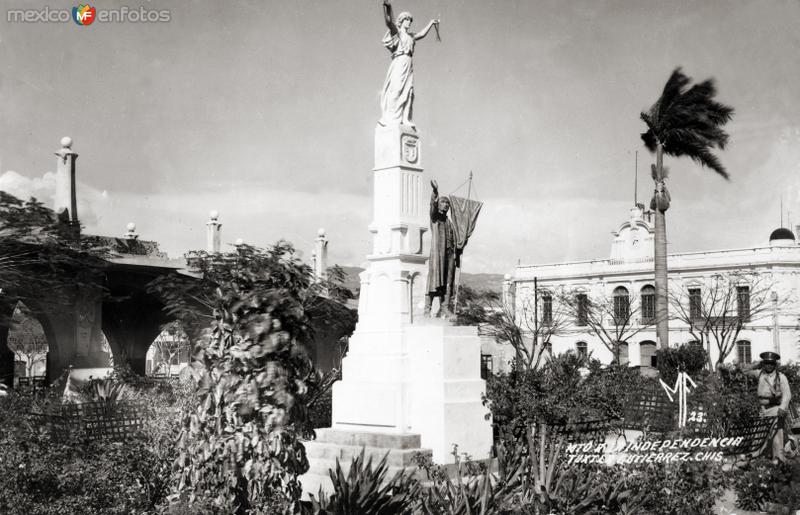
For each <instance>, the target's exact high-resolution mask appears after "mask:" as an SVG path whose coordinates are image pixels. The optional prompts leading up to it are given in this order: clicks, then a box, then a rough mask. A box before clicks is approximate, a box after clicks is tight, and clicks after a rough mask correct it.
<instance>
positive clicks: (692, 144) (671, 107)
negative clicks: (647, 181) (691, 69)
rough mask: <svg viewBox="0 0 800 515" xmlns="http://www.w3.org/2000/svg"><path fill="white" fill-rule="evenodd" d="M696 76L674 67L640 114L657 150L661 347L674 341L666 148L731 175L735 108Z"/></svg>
mask: <svg viewBox="0 0 800 515" xmlns="http://www.w3.org/2000/svg"><path fill="white" fill-rule="evenodd" d="M690 82H691V79H689V77H687V76H686V75H684V74H683V72H682V71H681V69H680V68H676V69H675V71H673V72H672V75H671V76H670V78H669V80H667V83H666V85H664V91H663V92H662V93H661V97H660V98H659V99H658V101H656V103H655V104H653V107H651V108H650V110H649V111H647V112H643V113H642V114H641V118H642V120H643V121H644V123H645V124H647V132H645V133H643V134H642V140H643V141H644V145H645V147H647V149H648V150H650V152H654V153H655V154H656V163H655V165H652V166H651V169H652V172H653V181H654V182H655V193H654V194H653V200H652V201H651V204H650V208H651V209H652V210H654V211H655V219H656V220H655V222H656V223H655V226H656V227H655V248H654V250H655V276H656V278H655V279H656V280H655V283H656V284H655V286H656V340H657V344H658V347H667V346H669V320H668V312H667V231H666V219H665V214H666V212H667V209H669V203H670V196H669V192H668V191H667V188H666V184H665V180H666V178H667V175H668V173H667V172H668V171H667V169H666V168H665V167H664V165H663V160H664V154H667V155H670V156H674V157H681V156H687V157H689V158H691V159H692V160H693V161H695V162H697V163H699V164H700V165H702V166H705V167H707V168H709V169H711V170H713V171H715V172H717V173H718V174H719V175H721V176H722V177H724V178H725V179H728V172H726V171H725V167H723V166H722V163H720V161H719V159H717V156H715V155H714V154H712V153H711V149H712V148H714V147H717V148H719V149H720V150H722V149H724V148H725V144H726V143H727V142H728V133H726V132H725V131H724V130H723V129H722V126H723V125H725V124H726V123H728V122H729V121H730V119H731V117H732V116H733V108H732V107H729V106H726V105H724V104H720V103H719V102H717V101H715V100H714V96H715V95H716V94H717V89H716V87H715V86H714V81H713V80H712V79H708V80H706V81H703V82H701V83H699V84H694V85H692V86H690Z"/></svg>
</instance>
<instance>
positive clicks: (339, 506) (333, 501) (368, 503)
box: [310, 449, 420, 515]
mask: <svg viewBox="0 0 800 515" xmlns="http://www.w3.org/2000/svg"><path fill="white" fill-rule="evenodd" d="M388 457H389V453H386V455H384V457H383V458H382V459H381V461H379V462H378V464H377V465H376V466H375V467H373V466H372V457H371V456H370V458H369V459H367V460H366V462H365V461H364V449H362V450H361V454H360V455H359V456H356V457H355V458H353V461H352V463H351V465H350V470H349V471H348V473H347V474H345V473H344V471H343V470H342V466H341V464H340V463H339V460H338V459H337V460H336V470H335V471H333V470H331V471H329V474H330V477H331V481H332V482H333V494H331V495H330V496H327V495H326V494H325V493H324V492H323V491H322V488H320V490H319V495H318V499H317V498H315V497H314V496H313V495H311V496H310V498H311V505H312V513H315V514H327V513H330V514H334V515H358V514H365V513H369V514H372V515H402V514H407V513H411V510H412V508H413V506H414V504H415V503H416V499H417V497H418V495H419V488H420V487H419V483H418V482H417V481H416V480H415V479H414V478H413V477H412V476H411V475H410V474H406V471H405V470H402V471H400V472H398V473H397V474H396V475H395V476H394V477H392V478H391V479H390V480H388V481H386V475H387V473H388V471H389V466H388V465H387V459H388Z"/></svg>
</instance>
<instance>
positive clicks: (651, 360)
mask: <svg viewBox="0 0 800 515" xmlns="http://www.w3.org/2000/svg"><path fill="white" fill-rule="evenodd" d="M639 357H640V360H639V362H640V363H641V364H642V366H643V367H655V366H656V342H653V341H649V340H647V341H643V342H642V343H640V344H639Z"/></svg>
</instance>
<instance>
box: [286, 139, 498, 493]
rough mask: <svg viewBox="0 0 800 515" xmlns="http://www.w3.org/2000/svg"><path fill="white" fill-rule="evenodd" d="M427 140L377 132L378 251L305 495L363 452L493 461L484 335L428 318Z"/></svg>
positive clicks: (399, 459)
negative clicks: (423, 148)
mask: <svg viewBox="0 0 800 515" xmlns="http://www.w3.org/2000/svg"><path fill="white" fill-rule="evenodd" d="M419 141H420V140H419V136H418V134H417V133H416V131H415V130H414V129H411V128H409V127H405V126H402V125H401V126H394V127H378V128H376V129H375V169H374V183H375V191H374V200H375V205H374V219H373V222H372V223H371V224H370V227H369V230H370V232H372V234H373V252H372V254H371V255H369V256H367V259H368V260H369V267H368V268H367V270H365V271H364V272H362V273H361V295H360V297H359V307H358V317H359V320H358V324H357V326H356V329H355V332H354V333H353V336H352V337H351V338H350V343H349V348H348V352H347V356H346V357H345V358H344V359H343V361H342V380H341V381H338V382H336V383H335V384H334V385H333V414H332V423H333V427H332V428H327V429H322V430H318V434H317V440H316V441H314V442H308V444H307V446H306V449H307V451H308V456H309V461H310V462H311V470H310V471H309V473H308V474H306V475H304V476H303V477H302V478H301V481H302V482H303V490H304V491H305V492H306V493H312V494H316V493H317V490H318V489H319V487H320V485H322V486H323V487H324V488H326V489H327V488H329V487H330V480H329V479H328V478H327V476H328V474H327V471H328V468H333V467H335V459H336V457H338V458H339V459H340V460H341V461H342V465H343V466H344V465H347V466H349V464H350V460H351V459H352V457H353V456H354V455H355V454H357V453H358V452H360V450H361V448H362V447H363V448H365V449H366V453H367V455H368V456H372V457H373V463H376V462H377V461H378V460H380V459H381V458H382V457H383V456H384V455H385V454H386V453H387V452H389V456H390V464H391V466H392V467H394V468H395V469H397V470H399V468H403V467H409V466H411V465H412V462H411V457H412V456H413V455H414V454H416V453H418V452H423V453H426V454H431V455H432V457H433V460H434V461H435V462H436V463H439V464H447V463H452V462H453V456H452V455H451V452H452V449H453V445H458V451H459V453H468V454H469V455H470V456H472V458H473V459H475V460H484V459H487V458H488V457H489V453H490V450H491V445H492V429H491V423H490V422H489V421H488V420H487V419H486V414H487V413H488V410H487V409H486V408H485V407H484V406H483V404H482V396H483V393H484V392H485V383H484V381H483V380H482V379H481V377H480V348H481V345H480V338H479V337H478V334H477V329H476V328H475V327H454V326H451V325H450V324H448V323H447V322H446V321H444V320H442V319H429V318H423V317H422V316H421V312H420V311H421V310H420V309H419V307H420V306H422V305H423V303H424V302H423V301H424V296H425V293H426V292H425V289H426V279H427V259H428V257H427V255H425V254H423V246H422V236H423V234H424V232H425V231H426V230H427V229H426V226H427V224H428V223H429V205H430V204H429V199H427V198H423V197H422V184H423V182H424V181H423V173H422V167H421V163H420V150H419ZM345 468H346V467H345Z"/></svg>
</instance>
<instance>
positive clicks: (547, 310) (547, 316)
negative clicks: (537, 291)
mask: <svg viewBox="0 0 800 515" xmlns="http://www.w3.org/2000/svg"><path fill="white" fill-rule="evenodd" d="M542 323H543V324H545V325H550V324H552V323H553V297H552V295H550V294H549V293H545V294H544V295H542Z"/></svg>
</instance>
